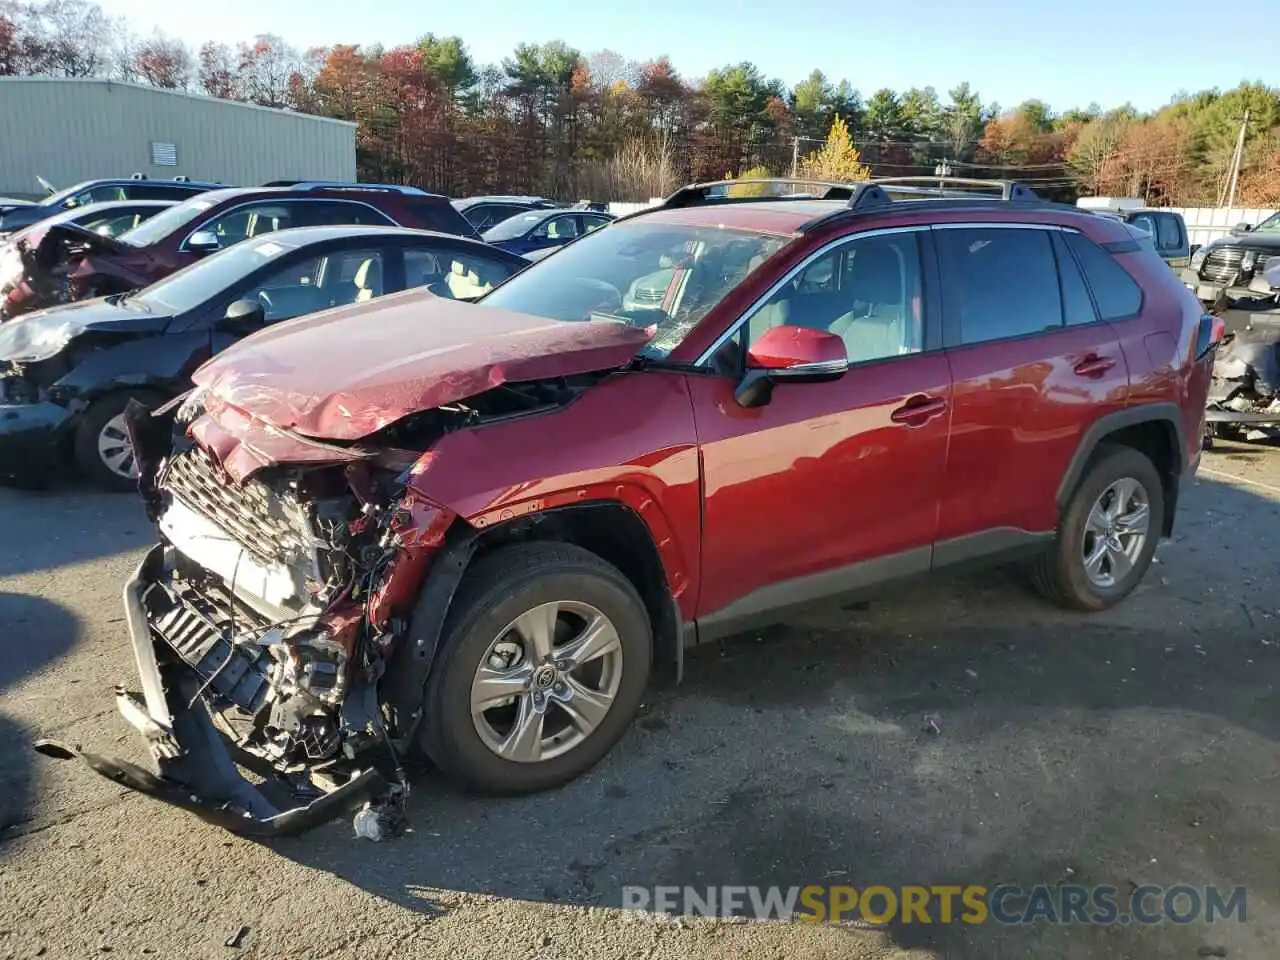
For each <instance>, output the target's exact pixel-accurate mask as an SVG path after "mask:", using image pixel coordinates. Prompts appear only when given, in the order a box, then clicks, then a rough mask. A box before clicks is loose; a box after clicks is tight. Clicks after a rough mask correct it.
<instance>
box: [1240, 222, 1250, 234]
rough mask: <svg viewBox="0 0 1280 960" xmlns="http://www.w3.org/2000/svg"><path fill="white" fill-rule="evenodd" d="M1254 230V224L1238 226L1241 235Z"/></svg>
mask: <svg viewBox="0 0 1280 960" xmlns="http://www.w3.org/2000/svg"><path fill="white" fill-rule="evenodd" d="M1252 229H1253V224H1252V223H1237V224H1236V230H1237V231H1239V232H1240V233H1248V232H1249V231H1250V230H1252Z"/></svg>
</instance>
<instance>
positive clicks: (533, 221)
mask: <svg viewBox="0 0 1280 960" xmlns="http://www.w3.org/2000/svg"><path fill="white" fill-rule="evenodd" d="M544 217H546V214H545V213H517V214H516V215H515V216H514V217H508V218H507V219H506V220H503V221H502V222H501V223H499V224H495V225H494V226H492V227H490V228H489V229H488V230H486V231H485V232H484V233H482V234H481V235H480V236H481V238H483V239H484V240H487V241H489V242H490V243H493V242H494V241H496V240H514V239H515V238H516V237H523V236H524V235H525V234H526V233H528V232H529V231H530V230H532V229H533V228H534V227H536V226H537V225H538V224H539V223H540V222H541V221H542V219H543V218H544Z"/></svg>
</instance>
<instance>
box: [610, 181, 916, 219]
mask: <svg viewBox="0 0 1280 960" xmlns="http://www.w3.org/2000/svg"><path fill="white" fill-rule="evenodd" d="M744 184H769V185H803V186H807V187H821V188H822V190H821V192H805V193H774V192H770V193H764V194H758V195H754V196H746V197H735V196H733V195H732V194H730V193H729V189H730V188H732V187H737V186H742V185H744ZM788 200H794V201H798V200H843V201H845V210H870V209H872V208H876V207H883V206H887V205H888V204H890V203H892V202H893V201H892V198H891V197H890V196H889V195H888V194H887V193H885V191H884V190H882V189H881V188H880V187H879V186H878V185H877V184H875V183H873V182H871V181H869V180H860V181H854V182H843V181H835V180H811V179H805V178H801V177H745V178H743V179H740V180H711V181H708V182H706V183H691V184H689V185H688V186H684V187H681V188H680V189H679V190H677V191H675V193H673V194H671V196H669V197H667V198H666V199H665V200H663V201H662V203H659V204H655V205H654V206H651V207H645V208H644V209H641V210H636V211H634V212H632V213H628V214H624V215H623V216H621V217H619V218H618V219H619V220H628V219H630V218H632V217H638V216H642V215H644V214H646V213H651V212H653V211H654V210H675V209H680V208H684V207H704V206H711V205H716V206H719V205H723V204H735V203H762V202H777V201H788ZM842 212H844V211H842Z"/></svg>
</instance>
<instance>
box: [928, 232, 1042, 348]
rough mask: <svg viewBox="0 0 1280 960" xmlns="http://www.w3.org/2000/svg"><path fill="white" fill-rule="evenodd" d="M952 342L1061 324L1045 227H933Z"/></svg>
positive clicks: (983, 339)
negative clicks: (1035, 228)
mask: <svg viewBox="0 0 1280 960" xmlns="http://www.w3.org/2000/svg"><path fill="white" fill-rule="evenodd" d="M933 235H934V237H935V239H936V242H937V249H938V259H939V263H940V267H941V270H942V290H943V295H944V297H945V298H946V313H947V318H948V328H949V329H948V336H947V341H948V343H949V344H951V345H956V346H958V345H961V344H973V343H986V342H989V341H993V340H1007V339H1009V338H1011V337H1024V336H1028V335H1031V334H1036V333H1042V332H1044V331H1047V330H1055V329H1058V328H1060V327H1061V326H1062V324H1063V312H1062V296H1061V293H1060V291H1059V287H1058V269H1057V262H1056V260H1055V258H1054V255H1053V244H1052V239H1051V236H1050V231H1048V230H1034V229H1019V228H1010V229H1005V228H1000V229H995V228H977V227H972V228H971V227H966V228H963V229H958V230H950V229H935V230H934V234H933Z"/></svg>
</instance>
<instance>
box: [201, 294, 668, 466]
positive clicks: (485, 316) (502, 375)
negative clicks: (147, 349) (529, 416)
mask: <svg viewBox="0 0 1280 960" xmlns="http://www.w3.org/2000/svg"><path fill="white" fill-rule="evenodd" d="M649 336H650V331H647V330H644V329H641V328H637V327H631V326H628V325H626V324H621V323H610V322H605V321H598V322H585V321H584V322H581V323H566V322H561V321H557V320H547V319H545V318H542V317H534V316H529V315H527V314H522V313H515V312H512V311H508V310H499V309H496V308H489V307H485V306H482V305H476V304H469V303H462V302H459V301H454V300H447V299H443V298H440V297H437V296H435V295H433V294H431V293H428V292H427V291H425V290H412V291H408V292H405V293H400V294H393V295H391V296H386V297H382V298H380V299H378V300H373V301H369V302H368V303H363V304H358V305H355V306H349V307H338V308H336V309H334V310H326V311H324V312H322V313H316V314H311V315H309V316H304V317H299V318H297V319H295V320H289V321H286V322H284V323H280V324H277V325H275V326H272V327H268V328H267V329H265V330H262V331H260V332H258V333H255V334H254V335H253V336H251V337H247V338H246V339H244V340H241V341H240V342H239V343H237V344H234V345H233V346H231V347H229V348H228V349H226V350H224V351H223V352H222V353H220V354H218V355H217V356H216V357H214V358H213V359H212V360H210V361H209V362H208V363H206V364H205V365H204V366H202V367H200V369H199V370H197V371H196V373H195V375H194V376H193V377H192V379H193V380H194V381H195V383H196V385H197V386H199V387H203V388H204V389H205V390H206V391H207V392H208V393H209V394H211V395H212V396H214V397H217V398H218V399H219V400H221V401H222V402H223V403H225V404H227V405H229V406H232V407H235V408H237V409H239V410H242V411H244V412H245V413H248V414H249V415H250V416H252V417H253V418H254V419H256V420H260V421H262V422H264V423H267V424H270V425H272V426H275V427H281V428H285V429H288V430H292V431H295V432H296V433H300V434H302V435H304V436H307V437H313V438H318V439H324V440H337V441H353V440H359V439H361V438H362V437H367V436H368V435H370V434H372V433H376V432H377V431H378V430H381V429H382V428H384V427H386V426H388V425H390V424H392V423H394V422H395V421H397V420H400V419H402V418H404V417H406V416H408V415H409V414H412V413H417V412H419V411H422V410H428V409H430V408H432V407H438V406H440V405H441V404H446V403H452V402H455V401H458V400H463V399H465V398H467V397H470V396H475V395H476V394H479V393H483V392H484V391H485V390H489V389H491V388H493V387H497V386H499V385H501V384H503V383H518V382H522V381H529V380H539V379H543V378H546V377H561V376H573V375H575V374H581V373H589V372H591V371H594V370H607V369H610V368H614V367H620V366H622V365H624V364H626V363H627V362H628V361H629V360H630V359H631V358H632V357H633V356H634V355H635V353H636V351H637V350H639V349H640V347H641V346H643V345H644V344H645V342H647V341H648V339H649Z"/></svg>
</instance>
